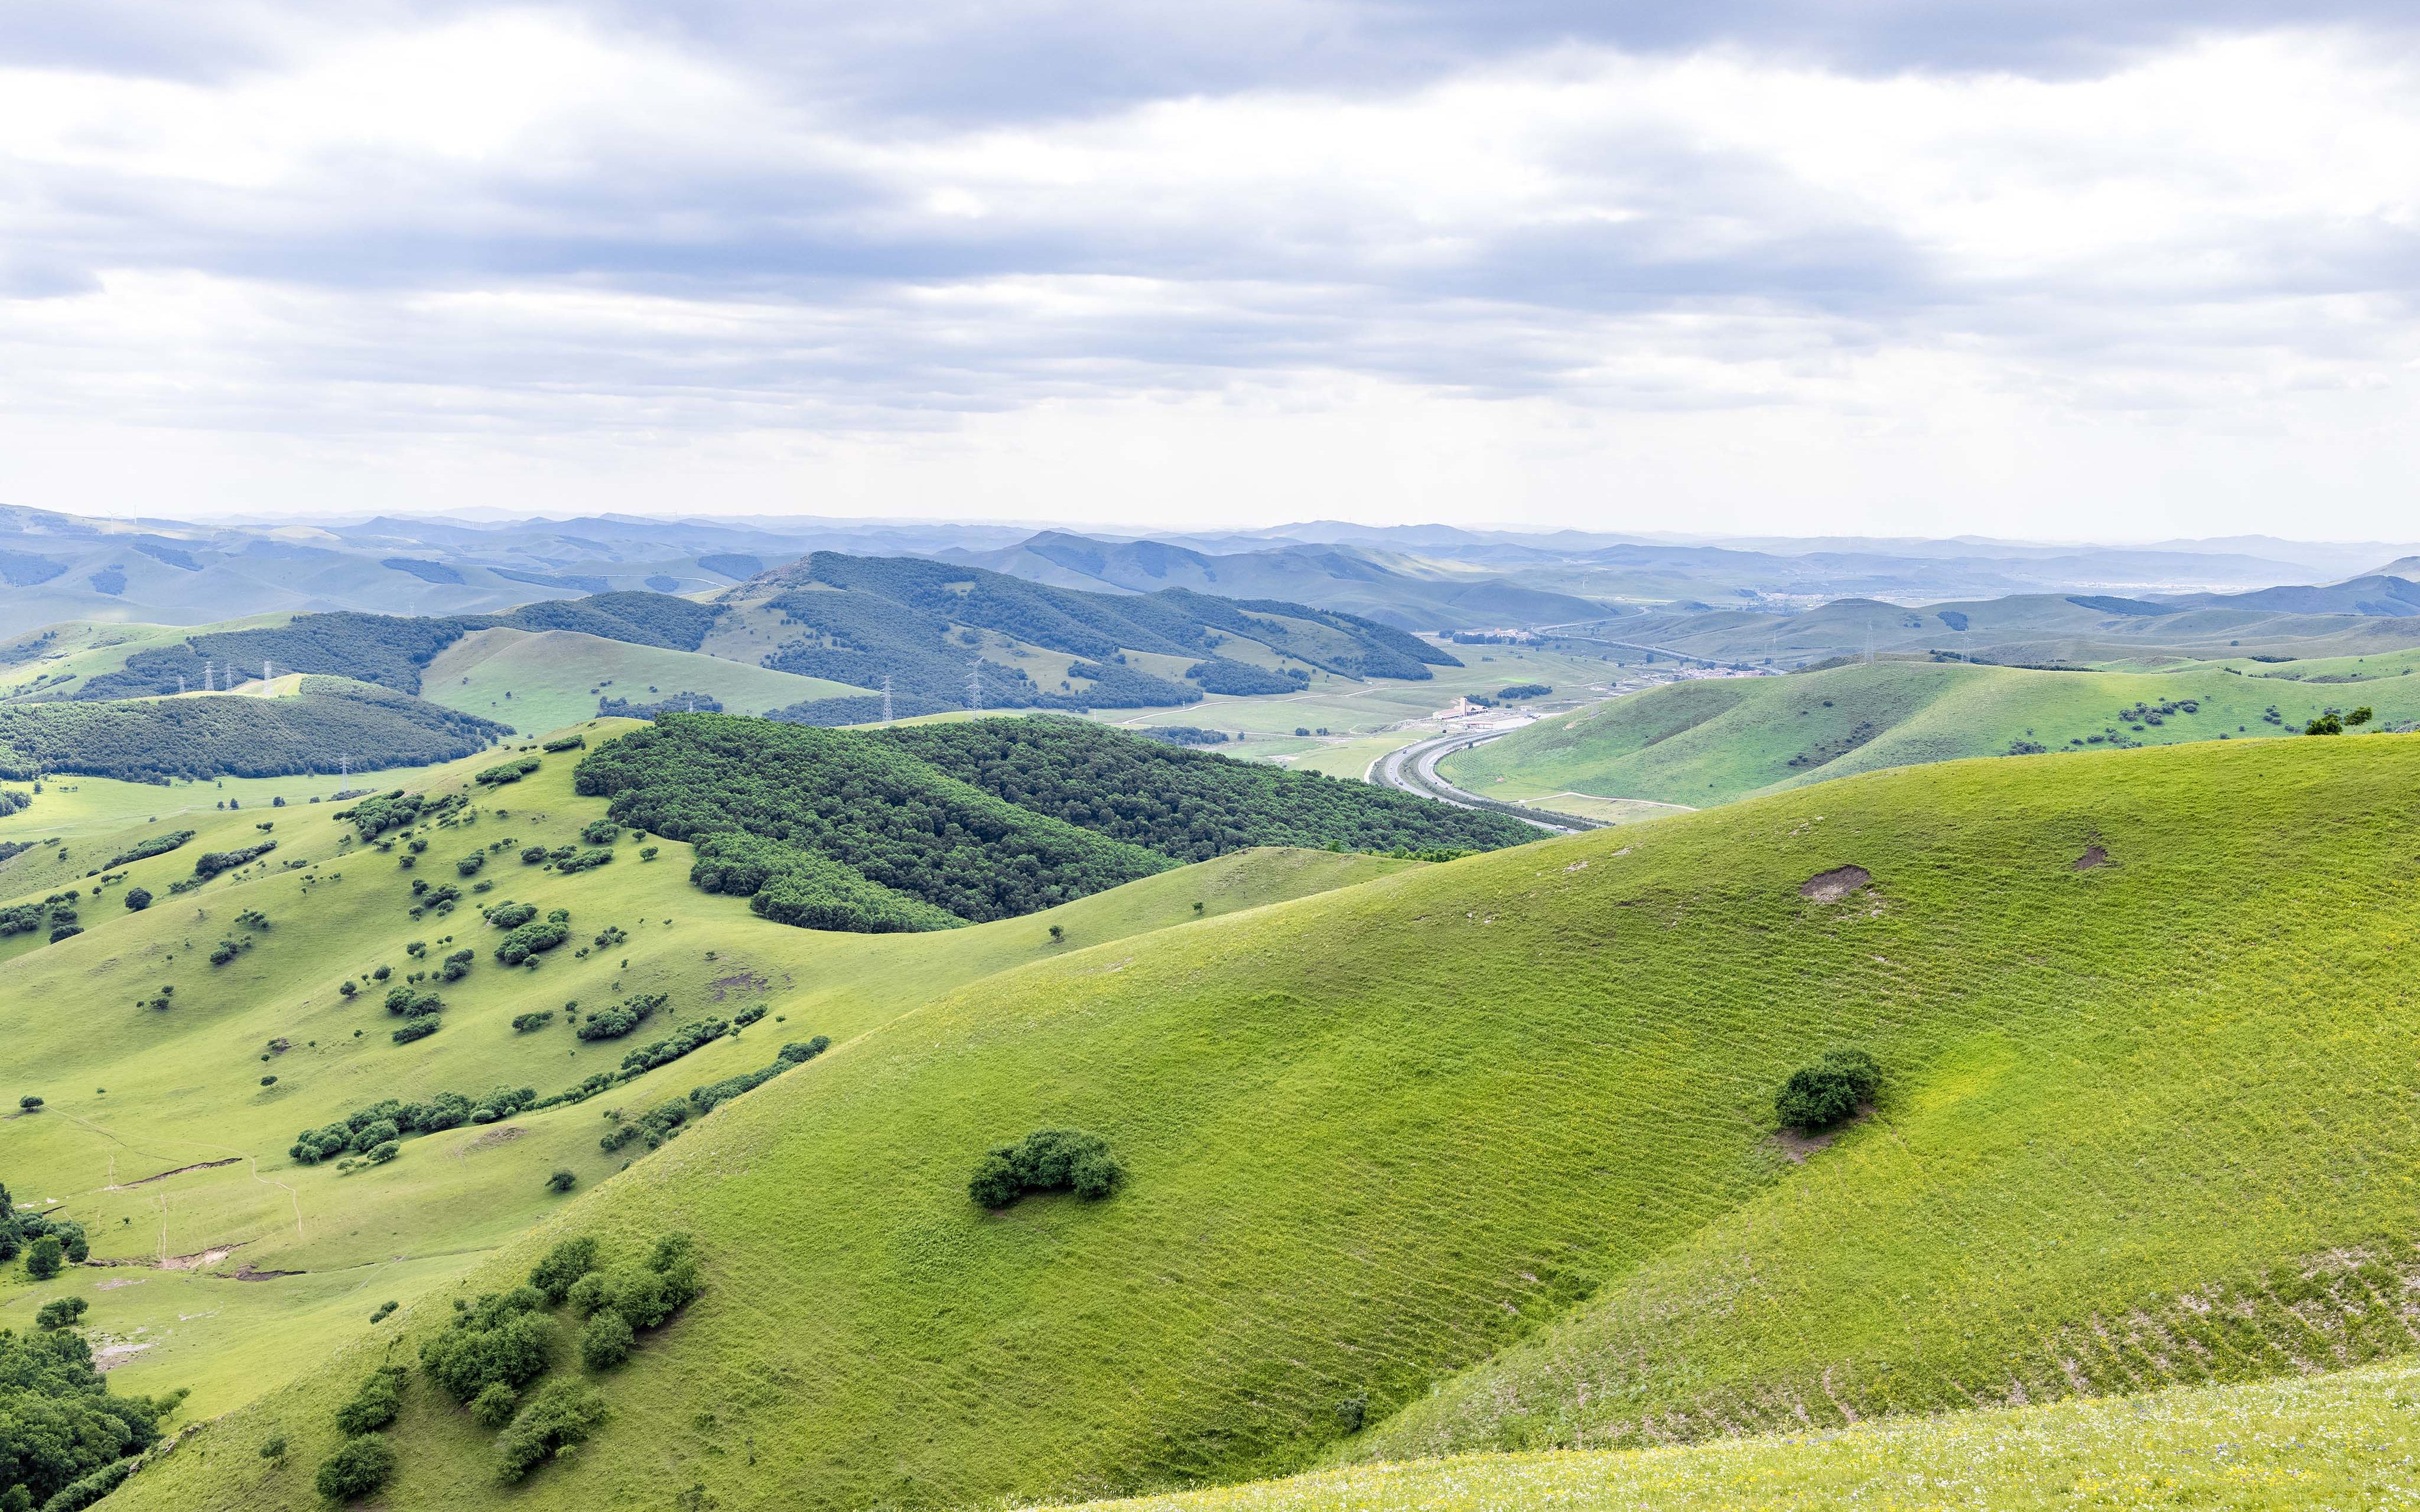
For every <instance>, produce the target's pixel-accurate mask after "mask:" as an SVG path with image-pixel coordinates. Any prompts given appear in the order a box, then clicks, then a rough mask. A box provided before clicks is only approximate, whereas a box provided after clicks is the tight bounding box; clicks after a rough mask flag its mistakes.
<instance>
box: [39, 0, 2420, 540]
mask: <svg viewBox="0 0 2420 1512" xmlns="http://www.w3.org/2000/svg"><path fill="white" fill-rule="evenodd" d="M2413 14H2414V12H2413V8H2412V7H2411V6H2409V5H2408V4H2405V5H2387V4H2380V3H2357V0H2344V3H2333V0H2302V3H2298V4H2292V5H2288V4H2272V3H2266V0H2233V3H2227V0H2204V3H2200V4H2186V3H2183V0H2035V3H2028V4H2015V3H2008V0H1998V3H1994V0H1965V3H1958V4H1935V3H1929V0H1814V3H1805V4H1789V3H1783V0H1638V3H1635V4H1627V5H1621V6H1607V5H1604V4H1590V5H1580V4H1573V3H1565V0H1494V3H1485V4H1466V5H1463V4H1445V3H1439V0H1388V3H1382V0H1303V3H1288V0H1230V3H1229V4H1226V5H1222V6H1215V7H1204V6H1183V5H1175V4H1149V5H1145V4H1132V3H1127V0H1098V3H1094V4H1087V5H1076V4H1064V3H1052V0H888V3H886V4H884V5H880V6H868V5H865V4H862V3H861V0H857V3H850V4H841V3H837V0H831V3H803V4H777V3H766V0H748V3H743V0H663V3H656V4H646V3H640V0H598V3H594V4H589V5H585V6H579V7H551V6H495V5H488V4H480V3H476V0H354V3H351V4H348V5H345V6H334V7H332V6H326V5H308V6H305V5H299V4H286V3H283V0H167V3H155V0H79V3H77V4H74V5H53V4H35V3H29V0H0V502H8V503H15V504H23V505H31V506H35V507H41V508H52V509H62V510H70V511H74V512H78V513H90V514H121V515H122V514H138V513H139V514H150V515H170V516H183V517H207V516H210V515H215V514H241V515H253V516H257V515H293V516H311V515H315V514H319V515H333V514H343V515H348V516H350V515H358V514H361V513H364V512H366V511H374V510H396V511H406V512H425V511H434V510H444V509H465V508H477V509H491V508H493V509H506V510H516V511H520V510H526V511H531V512H539V511H543V512H549V513H562V512H568V511H575V510H620V511H627V512H630V513H638V514H647V515H680V514H711V515H737V514H799V515H823V516H852V517H946V518H968V519H974V518H1016V519H1051V520H1060V521H1065V522H1069V523H1074V524H1079V525H1080V524H1085V523H1099V524H1110V523H1116V524H1123V525H1129V526H1136V525H1140V526H1142V527H1146V528H1151V527H1164V528H1168V529H1171V530H1173V529H1188V530H1198V529H1213V528H1218V527H1222V526H1251V525H1266V524H1273V523H1278V522H1280V521H1284V520H1289V519H1299V518H1305V517H1326V518H1345V519H1353V520H1357V521H1361V522H1365V523H1372V524H1390V523H1410V522H1421V521H1445V522H1451V523H1457V524H1466V525H1477V526H1496V527H1501V528H1515V529H1545V528H1555V527H1562V526H1575V527H1581V528H1587V529H1597V530H1637V531H1648V530H1668V531H1690V532H1752V533H1788V534H1818V533H1823V534H1839V533H1854V532H1864V533H1886V534H1933V535H1946V534H1951V533H1959V532H1978V533H1988V534H1993V535H1998V536H2012V537H2035V538H2053V537H2055V538H2062V539H2101V540H2129V539H2152V538H2160V537H2170V536H2197V535H2220V534H2229V533H2235V532H2253V531H2260V532H2271V533H2274V534H2279V535H2287V536H2294V537H2300V538H2305V539H2314V538H2338V539H2343V538H2390V539H2392V538H2400V537H2402V536H2406V535H2409V534H2410V533H2411V525H2410V521H2411V519H2412V517H2413V516H2414V512H2413V510H2412V507H2411V506H2412V495H2413V486H2412V480H2413V479H2414V477H2415V476H2420V465H2416V464H2420V425H2415V424H2413V422H2414V420H2415V418H2420V415H2415V397H2420V309H2415V299H2414V295H2415V291H2420V26H2415V24H2414V23H2413V21H2412V16H2413Z"/></svg>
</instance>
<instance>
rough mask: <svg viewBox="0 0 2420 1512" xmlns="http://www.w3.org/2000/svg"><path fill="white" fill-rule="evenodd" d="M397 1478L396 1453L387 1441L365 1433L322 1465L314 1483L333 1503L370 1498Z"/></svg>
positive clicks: (320, 1464)
mask: <svg viewBox="0 0 2420 1512" xmlns="http://www.w3.org/2000/svg"><path fill="white" fill-rule="evenodd" d="M394 1478H395V1450H394V1449H392V1448H391V1447H389V1446H388V1444H387V1442H386V1441H385V1440H384V1439H381V1438H379V1437H378V1436H377V1435H375V1434H365V1435H363V1436H362V1437H361V1438H358V1439H353V1440H350V1441H349V1442H348V1443H346V1444H345V1446H344V1447H343V1448H341V1449H339V1450H337V1451H336V1452H335V1453H334V1454H332V1455H330V1456H329V1457H328V1458H325V1459H323V1460H321V1461H320V1462H319V1473H318V1476H317V1477H316V1479H315V1482H314V1484H316V1485H317V1486H318V1488H319V1494H320V1495H321V1496H324V1497H326V1498H327V1499H328V1500H329V1501H331V1502H349V1501H351V1500H353V1499H354V1498H355V1497H360V1496H367V1495H369V1494H370V1492H372V1491H375V1490H377V1489H379V1488H380V1487H381V1486H384V1485H385V1484H386V1483H387V1482H388V1481H390V1480H392V1479H394Z"/></svg>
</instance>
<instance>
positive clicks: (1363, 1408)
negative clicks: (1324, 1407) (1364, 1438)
mask: <svg viewBox="0 0 2420 1512" xmlns="http://www.w3.org/2000/svg"><path fill="white" fill-rule="evenodd" d="M1369 1416H1370V1398H1369V1397H1367V1396H1347V1397H1345V1398H1344V1399H1343V1400H1342V1401H1341V1402H1338V1403H1337V1404H1336V1426H1337V1427H1341V1428H1342V1429H1343V1430H1344V1431H1345V1432H1347V1433H1358V1432H1360V1431H1361V1425H1362V1424H1363V1423H1364V1422H1366V1421H1368V1419H1369Z"/></svg>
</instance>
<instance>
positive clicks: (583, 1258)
mask: <svg viewBox="0 0 2420 1512" xmlns="http://www.w3.org/2000/svg"><path fill="white" fill-rule="evenodd" d="M596 1269H597V1241H595V1240H594V1239H591V1238H589V1237H587V1236H586V1235H584V1234H583V1235H582V1236H581V1237H580V1238H578V1239H566V1240H565V1241H564V1242H562V1243H560V1244H557V1245H556V1246H554V1248H552V1249H551V1250H549V1251H547V1252H546V1258H544V1259H542V1260H540V1261H538V1262H537V1264H536V1265H535V1266H533V1267H531V1268H530V1285H531V1286H534V1287H535V1288H537V1289H538V1294H539V1295H540V1296H542V1297H544V1298H545V1299H546V1301H547V1305H548V1306H550V1307H552V1306H558V1305H560V1304H562V1302H563V1299H564V1296H565V1294H566V1293H567V1292H569V1291H570V1290H571V1284H572V1283H573V1282H575V1281H577V1280H579V1279H580V1278H581V1277H582V1276H583V1275H586V1274H587V1273H589V1272H591V1271H594V1270H596Z"/></svg>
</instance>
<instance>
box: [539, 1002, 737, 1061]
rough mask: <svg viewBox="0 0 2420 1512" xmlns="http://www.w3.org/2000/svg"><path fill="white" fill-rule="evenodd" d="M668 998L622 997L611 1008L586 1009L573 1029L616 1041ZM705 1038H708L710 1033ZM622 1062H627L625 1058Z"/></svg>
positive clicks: (587, 1036)
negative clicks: (576, 1027) (578, 1023)
mask: <svg viewBox="0 0 2420 1512" xmlns="http://www.w3.org/2000/svg"><path fill="white" fill-rule="evenodd" d="M671 1001H672V999H671V998H669V997H667V996H665V995H663V994H662V993H640V994H638V995H635V996H631V997H625V998H623V999H622V1000H621V1001H620V1002H618V1003H615V1004H614V1005H613V1007H611V1008H599V1009H592V1010H590V1011H588V1012H587V1013H586V1014H584V1015H583V1016H582V1018H581V1020H580V1027H579V1028H578V1029H577V1030H575V1031H574V1032H575V1033H577V1034H578V1035H579V1036H580V1037H581V1038H582V1039H583V1040H618V1039H620V1038H621V1037H622V1036H624V1035H626V1034H628V1033H629V1032H630V1031H631V1030H632V1029H635V1028H637V1027H638V1026H640V1025H642V1024H644V1023H645V1022H646V1021H647V1018H648V1017H649V1015H651V1014H653V1013H654V1012H655V1011H657V1010H658V1009H659V1008H662V1007H663V1006H664V1005H665V1004H667V1003H669V1002H671ZM717 1032H720V1031H717ZM706 1038H708V1039H712V1038H713V1036H712V1035H708V1036H707V1037H706ZM701 1042H702V1041H701ZM691 1048H692V1049H693V1048H695V1047H694V1046H692V1047H691ZM685 1053H686V1052H684V1054H685ZM624 1064H625V1065H628V1062H627V1061H626V1062H624Z"/></svg>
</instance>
